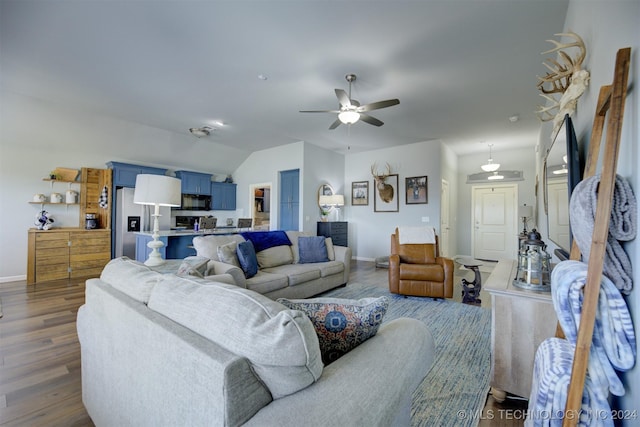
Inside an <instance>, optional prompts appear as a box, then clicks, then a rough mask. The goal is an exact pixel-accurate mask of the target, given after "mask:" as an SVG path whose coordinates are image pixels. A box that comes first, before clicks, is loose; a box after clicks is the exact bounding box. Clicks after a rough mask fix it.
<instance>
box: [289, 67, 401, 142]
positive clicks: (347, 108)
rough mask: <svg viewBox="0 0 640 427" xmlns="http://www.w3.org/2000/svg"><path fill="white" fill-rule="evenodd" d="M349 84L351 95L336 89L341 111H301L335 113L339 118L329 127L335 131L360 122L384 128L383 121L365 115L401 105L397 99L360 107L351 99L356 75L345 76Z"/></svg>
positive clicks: (307, 111)
mask: <svg viewBox="0 0 640 427" xmlns="http://www.w3.org/2000/svg"><path fill="white" fill-rule="evenodd" d="M345 79H346V80H347V82H349V93H348V94H347V92H345V91H344V90H342V89H336V90H335V92H336V97H337V98H338V102H339V103H340V109H339V110H301V111H300V112H301V113H334V114H338V118H337V120H336V121H335V122H333V123H332V124H331V126H329V129H330V130H331V129H335V128H337V127H338V126H340V124H345V125H352V124H354V123H356V122H358V121H359V120H362V121H363V122H365V123H369V124H370V125H374V126H382V125H383V124H384V123H383V122H382V121H381V120H378V119H376V118H375V117H373V116H370V115H368V114H365V113H366V112H368V111H373V110H378V109H380V108H386V107H391V106H393V105H398V104H400V101H399V100H397V99H387V100H385V101H378V102H372V103H370V104H365V105H360V103H359V102H358V101H357V100H355V99H351V84H352V83H353V82H355V81H356V75H355V74H347V75H346V76H345Z"/></svg>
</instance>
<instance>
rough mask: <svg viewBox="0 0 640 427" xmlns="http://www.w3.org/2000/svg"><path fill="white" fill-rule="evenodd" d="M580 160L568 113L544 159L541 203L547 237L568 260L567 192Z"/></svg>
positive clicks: (577, 175) (575, 179) (581, 166)
mask: <svg viewBox="0 0 640 427" xmlns="http://www.w3.org/2000/svg"><path fill="white" fill-rule="evenodd" d="M583 169H584V163H583V162H582V161H581V158H580V150H579V147H578V139H577V138H576V132H575V130H574V128H573V123H572V121H571V117H569V115H568V114H567V115H565V117H564V121H563V123H562V126H561V127H560V129H559V130H558V133H557V134H556V135H555V137H554V140H553V142H552V144H551V146H550V147H549V150H548V151H547V155H546V157H545V161H544V177H545V186H544V196H545V197H544V206H545V212H546V214H547V226H548V228H547V229H548V230H549V239H550V240H551V241H552V242H553V243H555V244H556V246H558V249H559V250H556V251H555V254H556V256H558V258H560V259H568V258H569V252H570V251H571V242H572V237H571V225H570V223H569V200H570V199H571V192H572V191H573V189H574V188H575V186H576V185H578V183H579V182H580V181H581V180H582V173H583Z"/></svg>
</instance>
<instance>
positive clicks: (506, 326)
mask: <svg viewBox="0 0 640 427" xmlns="http://www.w3.org/2000/svg"><path fill="white" fill-rule="evenodd" d="M516 268H517V263H516V261H515V260H501V261H499V262H498V264H497V265H496V267H495V268H494V270H493V272H492V273H491V275H490V276H489V278H488V279H487V282H486V283H485V285H484V290H486V291H487V292H488V293H489V294H490V295H491V387H492V389H493V397H494V398H495V399H496V400H497V401H498V402H501V401H503V400H504V399H505V397H506V393H507V392H509V393H512V394H515V395H517V396H521V397H525V398H528V397H529V394H530V392H531V377H532V373H533V362H534V358H535V353H536V349H537V348H538V345H539V344H540V343H541V342H542V341H544V340H545V339H546V338H549V337H553V336H555V332H556V325H557V322H558V321H557V317H556V312H555V310H554V308H553V302H552V301H551V294H550V293H549V292H538V291H530V290H526V289H521V288H518V287H516V286H514V285H513V279H514V278H515V276H516Z"/></svg>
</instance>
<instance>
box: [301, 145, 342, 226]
mask: <svg viewBox="0 0 640 427" xmlns="http://www.w3.org/2000/svg"><path fill="white" fill-rule="evenodd" d="M322 184H329V185H331V187H333V190H334V191H335V193H336V194H343V195H344V196H345V201H346V200H348V199H347V190H346V187H345V184H344V156H343V155H342V154H338V153H336V152H334V151H329V150H325V149H323V148H320V147H318V146H317V145H313V144H305V145H304V187H303V194H304V202H303V216H302V218H303V227H302V229H303V231H308V232H311V233H313V234H315V233H316V231H317V222H318V220H319V219H320V208H319V207H318V199H317V197H318V187H320V185H322ZM350 191H351V188H349V192H350ZM345 204H346V203H345ZM348 209H349V206H344V207H342V208H341V209H340V212H337V211H334V212H332V213H331V215H330V217H329V219H330V220H331V221H335V220H336V219H337V214H338V213H339V214H340V220H344V218H345V212H347V211H348Z"/></svg>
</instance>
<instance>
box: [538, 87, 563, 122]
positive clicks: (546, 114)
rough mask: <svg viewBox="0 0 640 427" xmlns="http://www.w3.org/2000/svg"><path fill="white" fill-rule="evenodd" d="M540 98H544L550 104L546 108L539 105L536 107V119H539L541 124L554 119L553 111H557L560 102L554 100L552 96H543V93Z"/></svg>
mask: <svg viewBox="0 0 640 427" xmlns="http://www.w3.org/2000/svg"><path fill="white" fill-rule="evenodd" d="M540 96H542V97H543V98H546V100H547V101H549V102H551V104H549V105H548V106H546V107H543V106H541V105H539V106H538V109H537V110H536V115H537V116H538V119H540V121H541V122H548V121H550V120H553V118H554V117H555V114H553V111H555V110H556V109H558V107H559V105H560V101H558V100H556V99H555V98H554V97H553V96H549V95H545V94H543V93H541V94H540Z"/></svg>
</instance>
